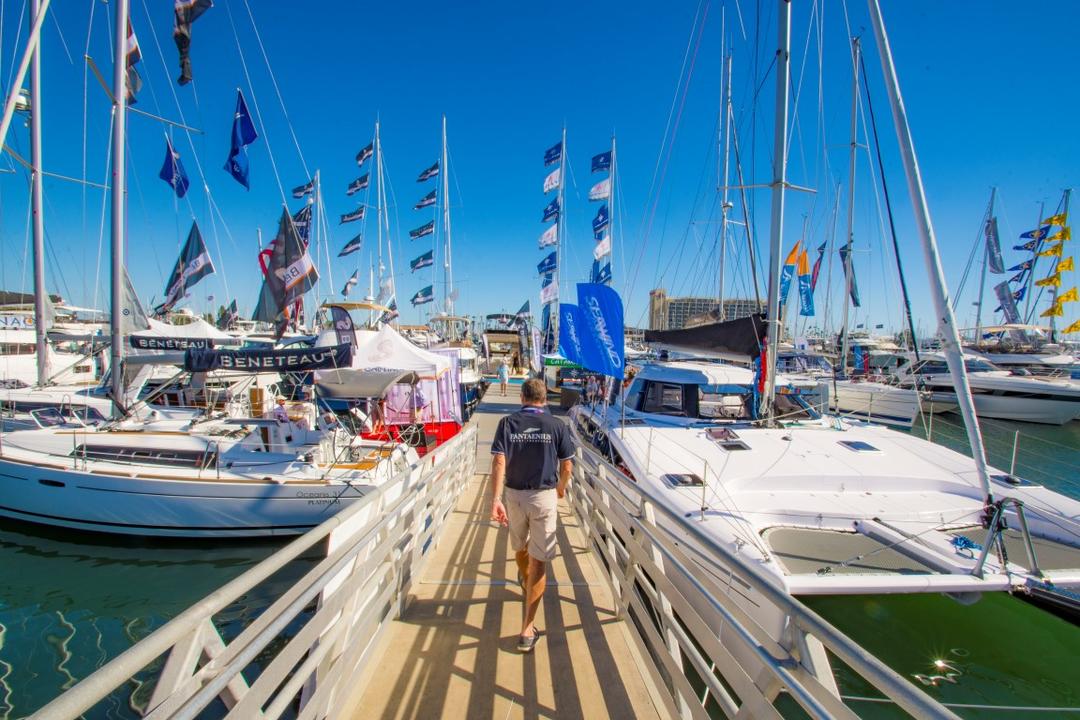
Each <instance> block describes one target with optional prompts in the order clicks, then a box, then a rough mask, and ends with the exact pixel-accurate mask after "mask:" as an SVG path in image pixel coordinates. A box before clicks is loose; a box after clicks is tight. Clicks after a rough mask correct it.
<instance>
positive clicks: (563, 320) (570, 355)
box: [559, 303, 591, 369]
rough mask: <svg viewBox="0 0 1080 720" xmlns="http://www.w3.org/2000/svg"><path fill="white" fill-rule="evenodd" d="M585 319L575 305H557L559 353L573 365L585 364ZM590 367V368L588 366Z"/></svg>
mask: <svg viewBox="0 0 1080 720" xmlns="http://www.w3.org/2000/svg"><path fill="white" fill-rule="evenodd" d="M584 332H585V321H584V319H583V318H582V316H581V308H580V307H578V306H577V305H571V304H569V303H562V304H561V305H559V354H560V355H562V356H563V357H564V358H566V359H567V360H568V361H570V362H571V363H573V364H574V365H582V366H585V367H588V366H587V365H585V362H586V361H585V355H586V352H587V351H586V349H585V342H586V338H585V336H584ZM590 369H591V368H590Z"/></svg>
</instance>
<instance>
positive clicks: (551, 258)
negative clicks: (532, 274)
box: [536, 250, 558, 275]
mask: <svg viewBox="0 0 1080 720" xmlns="http://www.w3.org/2000/svg"><path fill="white" fill-rule="evenodd" d="M557 267H558V261H557V260H556V259H555V251H554V250H552V251H551V253H550V254H549V255H548V256H547V257H545V258H544V259H543V260H541V261H540V263H539V264H538V265H537V266H536V272H537V273H538V274H540V275H543V274H544V273H550V272H554V271H555V268H557Z"/></svg>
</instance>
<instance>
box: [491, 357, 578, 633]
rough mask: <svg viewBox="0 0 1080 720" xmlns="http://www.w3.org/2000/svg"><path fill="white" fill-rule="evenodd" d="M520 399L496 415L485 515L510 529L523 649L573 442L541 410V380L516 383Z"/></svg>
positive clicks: (540, 593)
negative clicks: (515, 406)
mask: <svg viewBox="0 0 1080 720" xmlns="http://www.w3.org/2000/svg"><path fill="white" fill-rule="evenodd" d="M521 405H522V408H521V410H519V411H517V412H515V413H511V414H510V415H507V416H505V417H504V418H502V419H501V420H499V425H498V427H497V428H496V429H495V439H494V441H492V443H491V493H492V500H491V519H492V520H493V521H495V522H497V523H499V524H500V525H502V526H503V527H506V528H509V530H510V547H511V548H513V550H514V559H515V561H516V562H517V568H518V583H519V584H520V585H521V587H522V589H523V590H524V601H525V612H524V617H523V619H522V622H521V634H520V635H519V636H518V646H517V647H518V650H519V651H521V652H523V653H528V652H532V650H533V648H534V647H536V641H537V640H538V639H539V638H540V630H539V629H538V628H537V627H536V626H535V625H534V622H535V620H536V611H537V609H538V608H539V607H540V600H541V599H542V598H543V597H544V587H545V585H546V583H547V564H548V563H549V562H551V561H552V560H554V559H555V551H556V543H555V530H556V526H557V521H558V516H559V514H558V510H557V505H558V500H559V499H560V498H562V497H563V495H565V494H566V486H567V483H569V482H570V472H571V470H573V467H574V453H575V452H576V447H575V445H574V439H573V436H572V435H571V433H570V428H569V426H568V425H567V424H566V423H564V422H562V421H561V420H559V419H558V418H556V417H553V416H552V415H551V414H550V413H548V412H547V410H546V408H545V406H546V405H547V389H546V388H545V387H544V383H543V381H541V380H538V379H536V378H533V379H531V380H526V381H525V382H524V383H523V384H522V385H521ZM504 487H505V495H506V497H505V502H504V499H503V492H504Z"/></svg>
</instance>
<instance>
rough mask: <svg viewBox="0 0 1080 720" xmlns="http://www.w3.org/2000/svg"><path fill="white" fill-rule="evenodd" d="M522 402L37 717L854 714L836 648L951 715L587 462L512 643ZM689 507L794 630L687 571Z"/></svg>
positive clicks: (635, 490) (912, 704)
mask: <svg viewBox="0 0 1080 720" xmlns="http://www.w3.org/2000/svg"><path fill="white" fill-rule="evenodd" d="M511 402H514V403H515V404H516V398H503V397H498V396H494V393H489V395H488V397H486V398H485V400H484V402H483V403H482V404H481V406H480V408H479V410H478V412H477V413H476V415H475V416H474V420H473V421H472V422H471V423H470V425H469V426H467V427H466V429H465V430H463V431H462V432H461V433H459V434H458V435H457V436H456V437H455V438H453V439H452V440H451V441H450V442H448V443H446V444H445V445H443V446H442V447H440V448H438V449H436V450H435V451H434V452H432V453H430V454H429V455H427V456H426V457H425V458H424V459H423V460H422V462H421V464H420V466H419V467H417V468H414V469H412V470H407V471H405V472H403V473H402V474H400V475H399V476H397V477H395V478H394V479H393V480H391V481H390V482H389V483H387V485H385V486H383V487H381V488H378V489H376V490H375V491H374V492H372V493H371V494H370V495H369V497H368V499H367V503H375V504H376V505H375V508H376V512H374V513H370V512H366V511H364V510H363V506H362V505H361V504H359V503H358V504H354V505H350V506H348V507H346V508H345V509H344V510H343V511H341V512H340V513H338V514H337V515H335V516H333V517H331V518H330V519H328V520H327V521H326V522H324V523H323V524H322V525H320V526H319V527H317V528H315V529H313V530H311V531H310V532H308V533H307V534H305V535H303V536H300V537H298V538H297V539H295V540H293V541H292V542H290V543H289V544H288V545H286V546H284V547H283V548H282V549H281V550H279V551H278V552H276V553H275V554H274V555H272V556H271V557H269V558H267V559H266V560H264V561H262V562H261V563H259V564H258V565H256V566H254V567H252V568H251V569H249V570H248V571H246V572H245V573H244V574H242V575H240V576H239V577H237V578H236V579H235V580H233V581H231V582H230V583H228V584H226V585H225V586H223V587H222V588H220V589H219V590H217V591H215V592H214V593H212V594H210V595H209V596H207V597H206V598H204V599H203V600H202V601H200V602H198V603H196V604H195V605H193V606H192V607H191V608H189V609H188V610H186V611H185V612H183V613H182V614H180V615H178V616H177V617H176V618H174V619H173V620H171V621H169V622H168V623H166V624H165V625H163V626H162V627H161V628H159V629H158V630H156V631H155V632H153V633H152V634H150V635H149V636H147V637H146V638H145V639H143V640H142V641H140V642H138V643H137V644H135V645H133V646H132V647H131V648H129V649H128V650H126V651H125V652H123V653H121V654H120V655H118V656H117V657H115V658H114V659H112V660H111V661H110V662H109V663H107V664H106V665H104V666H103V667H101V668H100V669H99V670H97V671H96V672H94V673H93V674H91V675H90V676H88V677H87V678H85V679H84V680H82V681H81V682H80V683H78V684H77V685H75V686H74V687H73V688H71V689H70V690H68V691H67V692H65V693H64V694H63V695H61V696H59V697H58V698H56V699H55V700H54V701H52V702H51V703H50V704H48V705H46V706H45V707H44V708H42V709H40V710H39V711H38V712H37V713H35V715H33V716H32V717H34V718H49V720H67V719H69V718H70V719H72V720H73V719H74V718H78V717H80V716H83V715H84V714H85V716H87V717H95V716H97V715H98V714H100V712H101V710H102V708H103V707H105V706H108V707H111V708H116V707H118V706H120V707H127V708H129V709H130V712H131V716H132V717H139V716H140V715H141V716H144V717H147V718H154V719H163V718H170V719H174V718H175V719H180V718H196V717H199V718H205V717H228V718H245V719H246V718H268V719H270V718H279V717H290V718H291V717H296V718H299V719H301V720H307V719H309V718H353V717H355V718H361V717H362V718H369V717H380V718H406V717H448V718H453V717H461V718H465V717H468V718H476V717H498V718H506V717H559V718H566V717H581V718H586V717H587V718H593V717H619V718H622V717H643V718H658V717H659V718H667V717H680V718H702V719H704V718H715V717H740V718H779V717H802V716H808V717H813V718H832V717H837V718H855V717H858V714H857V712H856V711H855V710H854V709H853V708H852V707H851V706H849V705H848V704H846V703H845V701H844V699H843V698H841V696H840V694H839V693H838V692H837V689H836V686H835V684H834V682H833V680H832V674H831V670H830V668H829V658H832V659H838V660H839V661H841V662H843V663H844V664H845V665H846V666H847V667H848V668H850V669H851V670H852V671H854V672H855V673H857V674H858V675H860V676H861V677H862V678H863V679H864V680H865V681H866V682H867V683H868V684H869V685H871V686H872V687H874V688H875V689H876V690H877V691H878V692H880V693H881V699H882V701H884V702H891V703H894V704H895V706H896V707H897V708H899V709H902V710H904V711H906V712H907V713H908V714H910V715H911V716H913V717H919V718H924V717H943V718H948V717H956V716H955V715H954V714H953V713H952V712H951V711H950V710H949V709H948V708H946V707H944V706H942V705H941V704H939V703H937V702H936V701H935V700H933V699H932V698H931V697H929V696H928V695H926V694H925V693H924V692H922V691H921V690H920V689H919V688H917V687H916V686H914V685H913V684H911V683H910V682H908V681H907V680H905V679H904V678H903V677H902V676H900V675H899V674H897V673H896V672H894V671H893V670H891V669H890V668H888V667H887V666H886V665H884V664H883V663H882V662H881V661H880V660H878V659H877V658H876V657H874V656H872V655H871V654H869V653H868V652H866V651H865V650H863V649H862V648H860V647H859V646H858V645H857V644H856V643H854V642H853V641H852V640H851V639H850V638H848V637H846V636H844V635H843V634H842V633H841V632H840V631H838V630H837V629H836V628H834V627H832V626H831V625H830V624H829V623H828V622H826V621H825V620H824V619H822V618H821V617H820V616H818V615H817V614H815V613H814V612H813V611H811V610H810V609H809V608H807V607H806V606H804V605H803V604H802V603H800V602H799V601H798V600H797V599H795V598H792V597H791V596H789V595H787V594H786V593H784V592H782V591H781V590H779V589H777V588H774V587H772V586H771V585H770V584H768V583H766V582H765V581H763V580H758V579H756V578H757V575H756V574H755V573H754V572H753V569H752V568H750V567H744V566H743V565H742V564H741V563H742V560H741V558H739V557H737V556H733V555H732V554H731V553H728V552H726V551H725V550H724V549H723V548H719V547H715V546H714V544H713V543H712V542H711V540H710V539H709V538H708V537H707V536H705V535H703V534H701V533H700V532H696V530H695V528H694V525H693V523H689V522H686V521H685V519H683V518H680V517H678V516H675V515H671V514H670V513H668V512H667V511H666V509H665V508H664V506H663V505H662V504H661V503H659V502H657V498H654V497H652V496H651V495H650V494H649V493H648V491H646V490H645V489H643V488H640V487H637V486H634V485H632V484H629V483H625V482H621V481H620V479H619V477H620V476H619V474H618V471H617V470H616V469H615V468H614V467H612V466H609V465H603V464H600V465H588V466H587V464H586V463H583V462H578V463H576V465H575V476H574V480H573V482H572V483H571V486H570V490H569V492H568V493H567V498H566V501H565V502H563V503H560V509H559V513H560V528H559V535H558V544H559V557H558V558H557V559H556V561H555V562H554V563H553V564H552V566H551V568H550V570H549V574H548V578H549V586H548V590H547V592H546V593H545V597H544V603H543V607H542V609H541V612H540V616H539V618H538V624H539V626H540V627H542V628H543V630H544V638H543V639H542V641H541V643H540V644H539V645H538V647H537V649H536V651H535V652H534V653H532V654H529V655H521V654H519V653H517V652H516V649H515V645H516V636H517V631H518V629H519V625H520V612H521V592H520V590H519V588H518V587H517V584H516V582H514V581H512V580H510V579H509V578H512V577H513V574H514V572H515V570H514V568H515V565H514V562H513V558H512V553H511V551H510V548H509V545H508V538H507V534H506V531H505V530H503V529H501V528H498V527H496V526H494V525H493V524H492V523H491V522H490V521H489V518H488V512H489V507H490V503H489V499H488V497H489V496H488V494H487V493H488V492H489V490H488V487H487V485H488V483H487V469H488V463H489V457H490V456H489V450H490V442H491V437H492V435H493V432H494V427H495V424H496V422H497V421H498V419H499V417H501V416H502V414H504V413H505V412H507V411H510V410H511V409H512V408H513V405H512V404H511ZM368 509H370V506H369V507H368ZM676 523H681V524H682V526H683V527H682V529H683V530H685V531H686V532H688V533H690V534H691V535H692V536H693V537H694V539H695V542H696V545H697V550H696V551H697V552H703V551H704V552H706V553H716V554H717V557H722V558H723V560H724V564H726V565H727V566H728V567H734V568H735V569H736V571H737V572H738V573H739V576H740V578H742V579H743V580H744V581H745V582H748V583H751V584H753V586H754V589H755V590H756V591H758V592H759V593H760V594H761V595H762V596H764V597H766V598H767V599H768V601H769V602H771V603H774V604H775V605H776V606H777V607H778V608H780V609H782V611H783V612H784V613H785V615H786V617H787V618H788V621H787V626H786V631H785V632H784V633H783V636H782V637H781V638H773V637H771V636H770V635H769V634H768V633H767V632H765V631H764V630H763V629H762V628H761V627H759V626H757V625H756V624H755V623H754V621H753V619H752V618H750V617H749V616H748V615H747V614H746V612H744V611H743V609H742V608H741V607H740V606H739V604H738V602H737V601H736V600H735V599H734V598H733V597H732V595H731V594H730V593H728V592H725V591H723V589H722V588H721V587H720V586H719V584H718V583H716V582H715V581H714V580H713V579H710V577H709V576H708V575H707V574H702V573H700V572H695V571H694V570H693V568H694V567H695V563H694V561H693V560H692V559H691V557H690V556H689V555H688V553H689V551H688V549H687V547H686V543H680V542H678V541H677V540H676V539H675V538H674V537H673V536H672V533H671V531H670V528H671V527H672V526H673V524H676ZM313 554H315V555H317V559H316V560H315V561H313V560H312V559H311V556H312V555H313ZM305 559H306V561H307V562H308V563H310V564H311V567H310V569H309V570H308V571H307V572H306V573H305V574H304V575H303V577H302V578H301V579H300V580H299V581H298V582H296V583H295V584H294V585H292V586H291V587H289V588H288V590H286V591H285V592H284V593H282V594H281V595H280V596H279V597H276V598H275V599H274V601H273V602H272V603H271V604H270V605H269V607H267V608H266V610H264V611H263V612H262V613H261V614H259V615H257V616H256V617H254V618H252V619H250V620H249V621H248V622H247V624H246V625H245V626H244V627H243V628H242V629H241V630H240V631H239V632H238V633H237V634H236V635H235V637H222V635H221V633H220V631H219V627H220V623H216V622H215V618H220V617H221V616H222V615H223V614H224V613H225V612H227V610H228V608H229V606H230V605H231V604H232V603H233V602H235V601H236V600H237V599H238V598H240V597H241V596H244V595H246V594H248V593H251V592H252V591H253V590H254V589H256V588H258V587H259V586H260V584H262V583H264V582H265V581H266V580H267V579H268V578H270V577H272V576H273V575H274V574H275V573H277V572H279V571H281V570H282V569H283V568H286V567H287V566H289V565H290V563H294V562H298V561H301V560H305ZM133 686H134V687H136V688H144V690H142V691H141V692H139V691H138V690H136V691H135V692H132V689H131V688H132V687H133ZM150 688H152V690H151V689H150ZM109 716H110V717H112V716H114V713H110V714H109Z"/></svg>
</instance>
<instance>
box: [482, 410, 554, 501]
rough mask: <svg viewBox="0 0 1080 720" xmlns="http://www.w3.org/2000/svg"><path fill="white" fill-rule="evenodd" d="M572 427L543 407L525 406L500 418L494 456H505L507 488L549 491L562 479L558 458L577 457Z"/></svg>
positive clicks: (492, 446)
mask: <svg viewBox="0 0 1080 720" xmlns="http://www.w3.org/2000/svg"><path fill="white" fill-rule="evenodd" d="M574 450H575V447H574V438H573V436H572V435H571V434H570V428H569V427H568V426H567V425H566V423H564V422H562V421H561V420H559V419H558V418H555V417H552V416H551V415H549V414H548V413H547V412H545V411H544V409H543V408H540V407H533V406H525V407H523V408H522V409H521V410H519V411H517V412H516V413H513V414H511V415H507V416H506V417H504V418H503V419H502V420H500V421H499V426H498V427H497V428H496V429H495V439H494V441H492V443H491V454H492V455H505V456H506V487H508V488H513V489H514V490H546V489H548V488H553V487H555V485H556V484H557V483H558V481H559V464H558V461H559V460H569V459H570V458H572V457H574Z"/></svg>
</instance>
